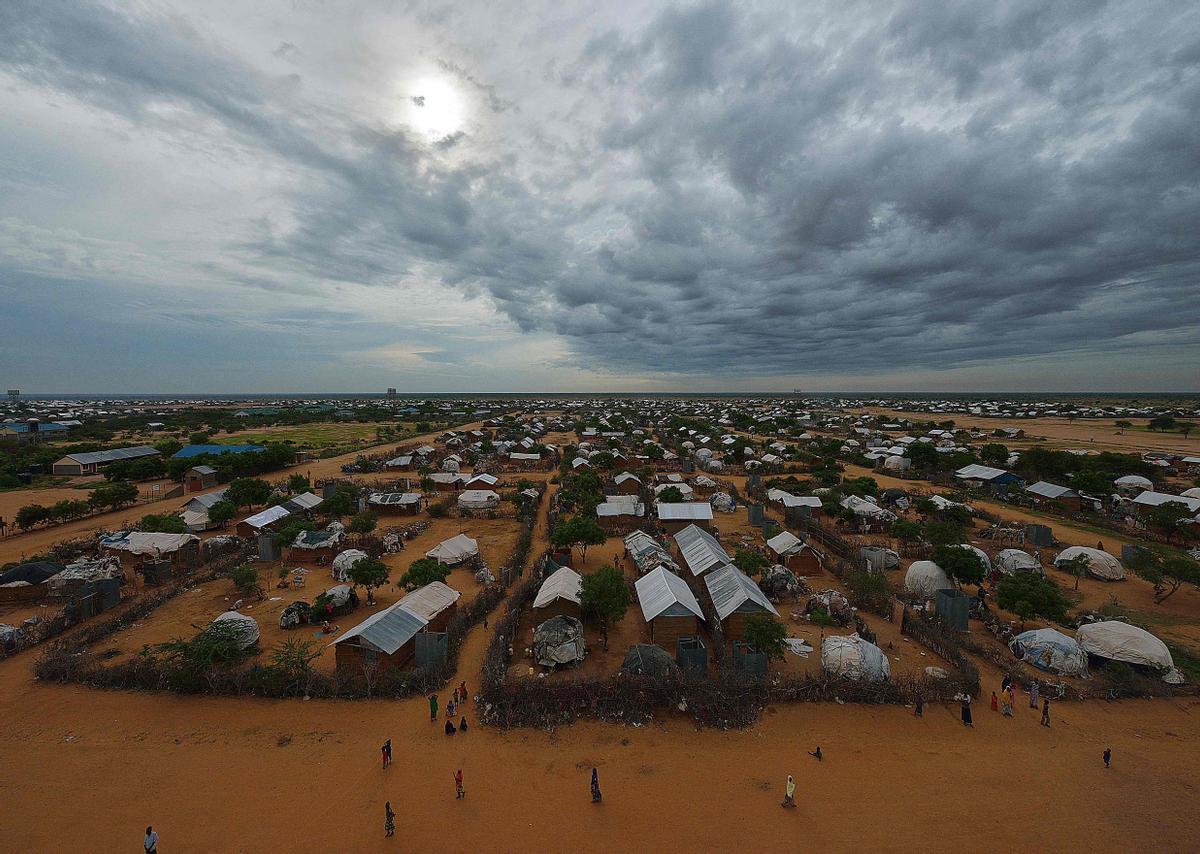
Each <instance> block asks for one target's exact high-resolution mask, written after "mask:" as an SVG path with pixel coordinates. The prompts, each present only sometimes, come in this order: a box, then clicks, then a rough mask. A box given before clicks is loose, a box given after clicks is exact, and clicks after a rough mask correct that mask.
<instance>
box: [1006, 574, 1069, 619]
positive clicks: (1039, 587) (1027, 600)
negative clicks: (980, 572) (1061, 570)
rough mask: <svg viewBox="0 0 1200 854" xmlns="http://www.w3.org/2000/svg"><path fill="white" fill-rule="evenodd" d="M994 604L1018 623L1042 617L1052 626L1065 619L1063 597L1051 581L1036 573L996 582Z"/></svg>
mask: <svg viewBox="0 0 1200 854" xmlns="http://www.w3.org/2000/svg"><path fill="white" fill-rule="evenodd" d="M996 601H997V602H999V604H1000V607H1001V608H1004V609H1005V610H1006V611H1012V612H1013V613H1014V614H1016V615H1017V616H1018V617H1020V618H1021V619H1022V620H1029V619H1033V618H1034V617H1045V618H1046V619H1049V620H1055V621H1056V622H1060V623H1061V622H1064V621H1065V620H1066V619H1067V607H1068V606H1069V604H1070V603H1069V602H1068V601H1067V597H1066V596H1065V595H1064V594H1063V592H1062V591H1061V590H1059V588H1058V585H1057V584H1055V583H1054V581H1053V580H1052V579H1049V578H1047V577H1046V576H1044V575H1041V574H1039V573H1036V572H1018V573H1015V574H1013V575H1006V576H1005V577H1004V578H1002V579H1000V584H999V586H998V587H997V588H996Z"/></svg>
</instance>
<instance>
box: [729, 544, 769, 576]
mask: <svg viewBox="0 0 1200 854" xmlns="http://www.w3.org/2000/svg"><path fill="white" fill-rule="evenodd" d="M733 565H734V566H736V567H737V568H738V569H740V570H741V571H742V572H744V573H746V575H761V574H762V573H763V572H765V571H766V570H768V569H770V568H771V561H770V560H768V559H767V558H766V557H765V556H764V555H761V554H759V553H758V552H752V551H750V550H749V549H738V550H737V551H735V552H734V553H733Z"/></svg>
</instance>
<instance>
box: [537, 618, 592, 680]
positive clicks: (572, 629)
mask: <svg viewBox="0 0 1200 854" xmlns="http://www.w3.org/2000/svg"><path fill="white" fill-rule="evenodd" d="M585 655H587V644H586V643H585V642H584V639H583V623H581V622H580V621H579V620H577V619H576V618H575V617H570V616H567V615H564V614H560V615H559V616H557V617H551V618H550V619H549V620H546V622H544V623H542V624H541V625H540V626H538V627H537V628H536V629H534V630H533V658H534V661H536V662H537V663H538V664H540V665H541V666H542V667H554V666H555V665H558V664H575V663H576V662H580V661H583V657H584V656H585Z"/></svg>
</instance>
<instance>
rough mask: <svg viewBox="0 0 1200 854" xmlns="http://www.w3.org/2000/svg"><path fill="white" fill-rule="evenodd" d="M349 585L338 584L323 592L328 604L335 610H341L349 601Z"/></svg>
mask: <svg viewBox="0 0 1200 854" xmlns="http://www.w3.org/2000/svg"><path fill="white" fill-rule="evenodd" d="M350 592H351V590H350V585H349V584H339V585H337V586H336V587H330V588H329V589H328V590H326V591H325V593H324V595H325V596H327V597H329V601H330V603H331V604H332V605H333V607H335V608H341V607H343V606H344V605H346V604H347V603H348V602H349V601H350Z"/></svg>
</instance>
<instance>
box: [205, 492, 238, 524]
mask: <svg viewBox="0 0 1200 854" xmlns="http://www.w3.org/2000/svg"><path fill="white" fill-rule="evenodd" d="M236 515H237V507H235V506H234V504H233V502H232V501H229V500H228V499H225V498H222V499H221V500H220V501H218V502H217V503H216V504H214V505H213V506H212V507H209V508H208V521H209V522H211V523H213V524H214V525H216V526H217V527H218V528H224V527H225V526H226V525H228V524H229V523H230V522H231V521H232V520H233V517H234V516H236Z"/></svg>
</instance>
